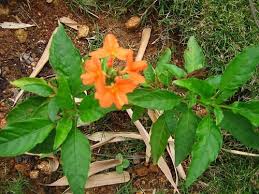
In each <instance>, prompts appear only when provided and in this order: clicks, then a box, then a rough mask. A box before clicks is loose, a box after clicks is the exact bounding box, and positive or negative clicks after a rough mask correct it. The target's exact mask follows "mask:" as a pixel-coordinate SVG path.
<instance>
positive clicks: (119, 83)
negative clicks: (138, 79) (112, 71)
mask: <svg viewBox="0 0 259 194" xmlns="http://www.w3.org/2000/svg"><path fill="white" fill-rule="evenodd" d="M136 87H137V85H136V84H135V83H134V82H132V81H131V80H130V79H122V78H121V77H116V78H115V83H113V84H112V85H110V86H104V87H103V88H98V89H97V90H96V93H95V98H96V99H98V100H99V103H100V106H101V107H103V108H108V107H110V106H111V105H112V104H113V103H114V104H115V106H116V107H117V109H121V108H122V106H123V105H125V104H128V98H127V94H128V93H130V92H133V90H134V89H135V88H136Z"/></svg>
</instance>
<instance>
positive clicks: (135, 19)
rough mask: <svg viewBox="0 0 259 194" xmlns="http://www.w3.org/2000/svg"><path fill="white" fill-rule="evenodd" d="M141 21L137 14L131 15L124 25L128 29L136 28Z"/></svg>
mask: <svg viewBox="0 0 259 194" xmlns="http://www.w3.org/2000/svg"><path fill="white" fill-rule="evenodd" d="M140 22H141V18H140V17H138V16H133V17H131V18H130V19H129V20H128V21H127V22H126V23H125V26H126V28H127V29H129V30H133V29H136V28H137V27H138V26H139V24H140Z"/></svg>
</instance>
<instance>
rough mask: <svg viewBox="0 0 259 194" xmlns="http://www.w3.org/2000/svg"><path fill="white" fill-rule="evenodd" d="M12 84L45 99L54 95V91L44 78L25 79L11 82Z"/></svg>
mask: <svg viewBox="0 0 259 194" xmlns="http://www.w3.org/2000/svg"><path fill="white" fill-rule="evenodd" d="M11 84H12V85H14V86H16V87H19V88H21V89H23V90H25V91H28V92H32V93H35V94H37V95H39V96H43V97H48V96H50V95H52V94H54V91H53V89H52V88H51V87H50V86H49V85H48V83H47V82H46V81H45V80H44V79H42V78H31V77H24V78H20V79H18V80H15V81H13V82H11Z"/></svg>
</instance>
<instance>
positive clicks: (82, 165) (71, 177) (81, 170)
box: [61, 128, 91, 194]
mask: <svg viewBox="0 0 259 194" xmlns="http://www.w3.org/2000/svg"><path fill="white" fill-rule="evenodd" d="M61 159H62V162H63V171H64V174H65V175H66V177H67V179H68V182H69V185H70V187H71V190H72V192H73V193H76V194H84V186H85V184H86V181H87V177H88V171H89V166H90V162H91V150H90V144H89V141H88V139H87V138H86V136H85V135H84V134H82V133H81V132H80V131H79V130H78V129H76V128H75V129H72V130H71V131H70V133H69V135H68V137H67V139H66V141H65V142H64V143H63V145H62V147H61Z"/></svg>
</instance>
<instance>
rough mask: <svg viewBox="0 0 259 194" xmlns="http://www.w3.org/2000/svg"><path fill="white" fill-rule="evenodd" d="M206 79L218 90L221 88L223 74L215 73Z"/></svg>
mask: <svg viewBox="0 0 259 194" xmlns="http://www.w3.org/2000/svg"><path fill="white" fill-rule="evenodd" d="M206 81H207V82H208V83H209V84H210V85H211V86H212V87H213V88H214V89H215V90H216V89H218V88H219V85H220V81H221V75H214V76H211V77H208V78H207V79H206Z"/></svg>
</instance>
